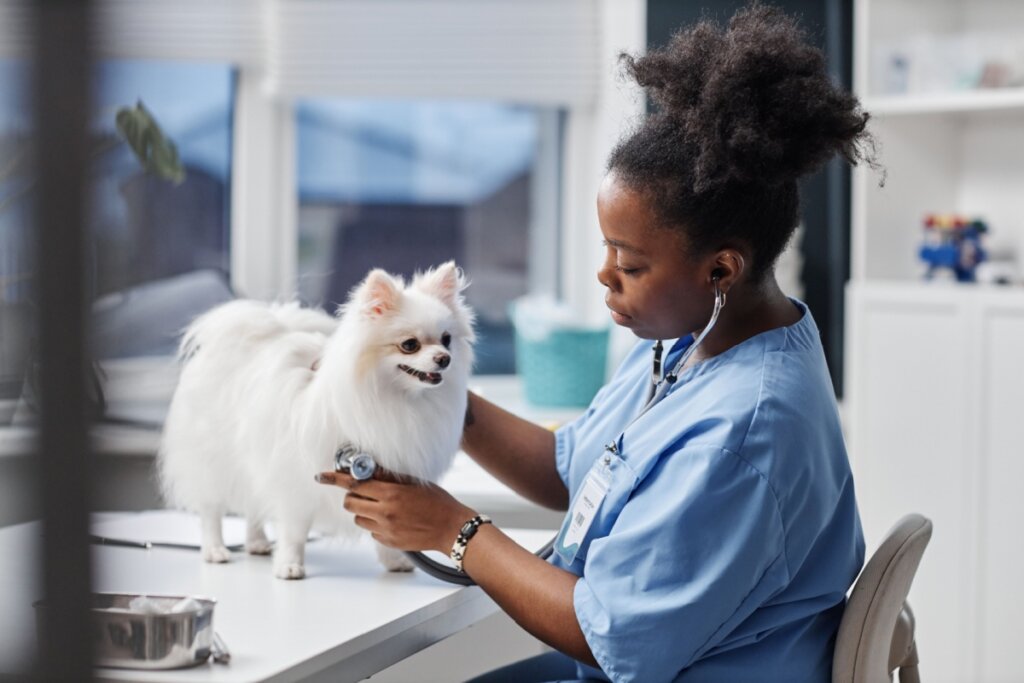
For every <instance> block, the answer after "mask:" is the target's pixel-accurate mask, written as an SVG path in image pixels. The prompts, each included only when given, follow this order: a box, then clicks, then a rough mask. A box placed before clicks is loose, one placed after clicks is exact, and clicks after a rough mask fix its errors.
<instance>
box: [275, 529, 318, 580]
mask: <svg viewBox="0 0 1024 683" xmlns="http://www.w3.org/2000/svg"><path fill="white" fill-rule="evenodd" d="M310 525H311V522H310V521H308V520H301V521H300V520H282V521H281V523H280V524H279V525H278V526H279V529H278V532H279V533H280V537H279V538H278V539H277V544H276V546H277V547H276V548H275V549H274V576H276V577H277V578H279V579H301V578H303V577H304V576H306V567H305V562H306V536H307V535H308V534H309V527H310Z"/></svg>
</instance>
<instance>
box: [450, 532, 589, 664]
mask: <svg viewBox="0 0 1024 683" xmlns="http://www.w3.org/2000/svg"><path fill="white" fill-rule="evenodd" d="M463 568H464V569H465V571H466V573H467V574H469V576H470V577H472V578H473V580H474V581H476V582H477V584H478V585H479V586H480V587H481V588H483V589H484V591H485V592H486V593H487V594H488V595H489V596H491V598H492V599H493V600H494V601H495V602H496V603H497V604H498V605H499V606H500V607H501V608H502V609H503V610H504V611H505V612H506V613H507V614H508V615H509V616H511V617H512V618H513V619H514V620H515V621H516V623H518V624H519V625H520V626H522V627H523V628H524V629H525V630H526V631H527V632H529V633H530V634H532V635H533V636H534V637H536V638H537V639H538V640H541V641H543V642H545V643H547V644H548V645H550V646H551V647H553V648H555V649H557V650H559V651H560V652H563V653H565V654H567V655H569V656H570V657H573V658H574V659H577V660H579V661H581V662H584V663H586V664H589V665H590V666H594V667H598V664H597V662H596V661H595V660H594V655H593V653H591V651H590V646H589V645H588V644H587V641H586V638H585V637H584V636H583V631H582V630H581V629H580V625H579V621H578V620H577V618H576V611H575V609H574V607H573V590H574V589H575V587H576V582H577V581H578V580H579V577H577V576H576V575H575V574H572V573H570V572H567V571H565V570H563V569H559V568H558V567H555V566H553V565H551V564H548V563H547V562H545V561H544V560H542V559H540V558H539V557H537V556H536V555H534V554H533V553H531V552H529V551H528V550H525V549H524V548H522V547H521V546H519V545H518V544H516V542H515V541H513V540H512V539H510V538H509V537H508V536H506V535H505V534H504V533H502V532H501V530H500V529H497V528H495V527H494V526H492V525H490V524H486V525H484V526H482V527H480V529H479V531H478V532H477V534H476V536H474V538H473V539H472V540H471V541H470V543H469V544H468V546H467V548H466V555H465V558H464V559H463ZM598 668H600V667H598Z"/></svg>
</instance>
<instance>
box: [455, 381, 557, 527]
mask: <svg viewBox="0 0 1024 683" xmlns="http://www.w3.org/2000/svg"><path fill="white" fill-rule="evenodd" d="M462 448H463V450H465V451H466V452H467V453H469V455H470V456H471V457H472V458H473V459H474V460H476V461H477V462H478V463H480V465H481V466H482V467H483V468H484V469H485V470H487V471H488V472H490V473H491V474H492V475H493V476H494V477H496V478H497V479H498V480H500V481H502V482H503V483H504V484H505V485H507V486H508V487H509V488H511V489H512V490H514V491H515V492H516V493H518V494H519V495H521V496H523V497H524V498H527V499H529V500H531V501H533V502H535V503H537V504H539V505H543V506H545V507H549V508H552V509H555V510H565V509H566V507H567V506H568V505H569V493H568V491H567V490H566V488H565V484H563V483H562V479H561V477H559V475H558V470H557V469H556V468H555V435H554V434H552V433H551V431H550V430H547V429H544V428H543V427H541V426H539V425H536V424H534V423H533V422H530V421H529V420H524V419H522V418H521V417H519V416H517V415H513V414H512V413H510V412H508V411H507V410H503V409H502V408H499V407H498V406H496V405H494V404H493V403H490V402H489V401H486V400H484V399H482V398H480V397H479V396H477V395H476V394H474V393H472V392H470V394H469V407H468V412H467V415H466V428H465V431H464V432H463V435H462Z"/></svg>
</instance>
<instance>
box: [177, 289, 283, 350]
mask: <svg viewBox="0 0 1024 683" xmlns="http://www.w3.org/2000/svg"><path fill="white" fill-rule="evenodd" d="M281 329H282V327H281V324H280V323H279V322H278V321H277V320H275V319H274V316H273V314H272V313H271V312H270V307H269V305H268V304H265V303H263V302H261V301H250V300H236V301H229V302H228V303H226V304H222V305H220V306H217V307H216V308H213V309H211V310H209V311H207V312H206V313H203V314H202V315H201V316H199V317H198V318H196V319H195V320H193V321H192V323H191V324H190V325H189V326H188V327H187V328H185V331H184V334H183V335H182V337H181V344H180V345H179V346H178V358H179V360H181V361H183V362H184V361H187V360H189V359H191V358H192V357H194V356H195V355H196V354H197V353H198V352H199V350H200V349H203V348H214V347H218V346H224V345H235V346H237V345H240V344H244V343H245V342H246V341H248V340H253V339H260V338H266V337H269V336H271V335H274V334H278V333H280V332H281Z"/></svg>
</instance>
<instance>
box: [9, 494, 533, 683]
mask: <svg viewBox="0 0 1024 683" xmlns="http://www.w3.org/2000/svg"><path fill="white" fill-rule="evenodd" d="M123 514H131V513H123ZM40 530H41V527H40V526H39V525H38V524H37V523H30V524H20V525H17V526H12V527H7V528H4V529H0V585H2V586H3V590H2V592H0V633H3V634H4V637H3V638H0V664H3V665H4V666H5V667H10V666H13V667H14V669H13V670H14V671H18V670H19V669H20V670H24V668H25V667H27V666H29V664H30V662H31V658H32V653H33V652H34V648H35V617H34V614H33V610H32V602H33V601H34V600H36V599H39V598H40V597H42V596H41V595H40V593H41V587H40V586H39V584H38V580H37V578H36V576H35V572H34V571H33V570H34V567H33V566H32V562H33V560H34V558H35V556H36V549H37V546H38V541H39V534H40ZM507 533H509V535H511V536H512V537H513V538H515V539H516V540H517V541H519V542H520V543H521V544H523V545H524V546H526V547H529V548H531V549H534V548H539V547H540V546H541V545H543V544H544V543H545V542H546V541H548V540H549V539H550V535H551V533H550V532H549V531H516V530H512V531H508V532H507ZM93 547H94V564H95V575H94V577H93V589H94V590H96V591H100V592H122V593H149V594H164V595H202V596H207V597H213V598H215V599H216V600H217V607H216V609H215V612H214V628H215V630H216V631H217V632H218V633H219V634H220V635H221V636H222V638H223V639H224V641H225V642H226V644H227V646H228V647H229V648H230V650H231V655H232V659H231V663H230V664H229V665H226V666H224V665H216V664H204V665H201V666H199V667H195V668H191V669H179V670H173V671H161V672H145V671H132V670H123V669H122V670H118V669H97V679H98V680H109V681H152V682H161V683H171V682H177V681H181V682H193V681H218V682H221V681H238V682H242V681H246V682H248V681H295V680H299V679H302V678H304V677H306V676H310V675H312V674H315V673H318V672H323V671H326V670H330V673H331V675H332V677H333V678H332V680H336V681H339V682H341V681H359V680H362V679H364V678H366V677H367V676H370V675H371V674H373V673H376V672H377V671H380V670H382V669H384V668H386V667H387V666H390V665H391V664H393V663H395V662H397V661H400V660H402V659H404V658H405V657H408V656H409V655H411V654H413V653H415V652H418V651H419V650H422V649H423V648H425V647H427V646H429V645H431V644H433V643H435V642H437V641H439V640H442V639H443V638H446V637H448V636H449V635H452V634H454V633H456V632H458V631H460V630H462V629H464V628H466V627H468V626H471V625H472V624H474V623H476V622H478V621H480V620H482V619H484V618H485V617H487V616H489V615H491V614H493V613H494V612H496V611H497V609H498V608H497V606H496V605H495V604H494V603H493V602H492V601H491V599H490V598H488V597H487V596H486V595H485V594H484V593H483V592H482V591H481V590H480V589H479V588H477V587H471V588H463V587H458V586H453V585H451V584H445V583H442V582H440V581H438V580H436V579H433V578H431V577H429V576H427V575H425V574H423V573H422V572H420V571H415V572H413V573H412V574H391V573H388V572H386V571H384V570H383V568H382V567H381V566H380V565H379V564H378V563H377V560H376V555H375V553H374V550H373V546H372V542H370V541H369V539H367V538H364V539H363V540H362V541H359V542H348V543H345V542H340V541H332V540H323V539H320V540H316V541H314V542H311V543H309V544H308V546H307V549H306V571H307V578H306V579H304V580H301V581H283V580H281V579H277V578H274V576H273V573H272V571H271V566H270V564H271V560H270V558H268V557H256V556H248V555H245V554H242V553H236V554H235V555H234V556H233V558H232V561H231V562H230V563H228V564H223V565H210V564H206V563H203V562H202V561H201V560H200V558H199V554H198V552H196V551H190V550H172V549H162V548H159V549H152V550H140V549H134V548H118V547H110V546H93ZM0 673H4V672H0Z"/></svg>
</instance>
